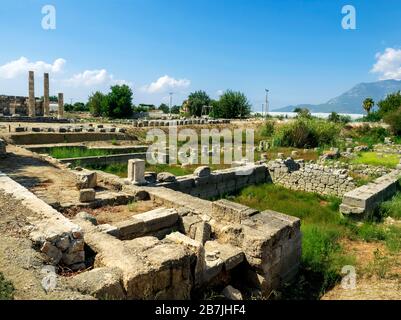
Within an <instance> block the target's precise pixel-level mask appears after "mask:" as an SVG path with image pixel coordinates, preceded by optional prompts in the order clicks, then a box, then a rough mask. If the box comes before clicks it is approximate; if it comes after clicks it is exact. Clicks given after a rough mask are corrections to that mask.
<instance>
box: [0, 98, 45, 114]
mask: <svg viewBox="0 0 401 320" xmlns="http://www.w3.org/2000/svg"><path fill="white" fill-rule="evenodd" d="M0 114H3V115H5V116H12V115H13V114H18V115H21V116H28V97H21V96H5V95H0ZM36 115H37V116H40V115H43V102H42V101H36Z"/></svg>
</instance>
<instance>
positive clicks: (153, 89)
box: [142, 75, 191, 93]
mask: <svg viewBox="0 0 401 320" xmlns="http://www.w3.org/2000/svg"><path fill="white" fill-rule="evenodd" d="M190 85H191V81H190V80H188V79H178V80H177V79H174V78H172V77H169V76H168V75H165V76H163V77H160V78H159V79H157V80H156V81H155V82H152V83H151V84H150V85H147V86H144V87H142V90H143V91H146V92H148V93H160V92H166V91H167V90H172V89H184V88H187V87H189V86H190Z"/></svg>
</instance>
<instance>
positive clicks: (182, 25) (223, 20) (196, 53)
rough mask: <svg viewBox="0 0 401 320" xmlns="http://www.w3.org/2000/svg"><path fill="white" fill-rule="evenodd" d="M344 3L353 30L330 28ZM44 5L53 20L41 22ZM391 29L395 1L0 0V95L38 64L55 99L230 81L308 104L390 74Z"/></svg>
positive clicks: (395, 63)
mask: <svg viewBox="0 0 401 320" xmlns="http://www.w3.org/2000/svg"><path fill="white" fill-rule="evenodd" d="M347 4H351V5H353V6H354V7H355V9H356V22H357V25H356V27H357V29H356V30H344V29H343V28H342V27H341V21H342V19H343V16H344V15H343V14H342V13H341V9H342V7H343V6H344V5H347ZM44 5H53V6H54V7H55V8H56V29H55V30H44V29H43V28H42V26H41V22H42V18H43V17H44V15H43V14H42V13H41V10H42V7H43V6H44ZM400 30H401V2H400V1H398V0H381V1H379V0H358V1H357V0H348V1H340V0H320V1H317V0H280V1H273V0H249V1H245V0H113V1H104V0H103V1H99V0H97V1H95V0H83V1H76V0H68V1H67V0H64V1H61V0H60V1H57V0H46V1H37V0H25V1H22V0H13V1H9V0H2V5H1V7H0V39H1V42H0V49H1V50H0V88H1V89H0V94H12V95H17V94H18V95H26V94H27V80H26V79H27V69H29V68H31V69H34V70H35V71H36V79H37V87H36V95H37V96H40V95H41V92H42V91H41V90H42V87H41V81H42V75H41V73H43V71H50V74H51V75H50V76H51V91H52V92H51V93H57V92H58V91H62V92H64V93H65V95H66V97H65V99H66V101H67V102H69V101H71V99H72V101H77V100H86V99H87V96H88V95H89V94H90V93H91V92H93V91H96V90H101V91H106V90H107V88H108V87H109V86H110V85H112V84H114V83H127V84H129V85H130V86H132V88H133V90H134V103H136V104H138V103H155V104H160V103H161V102H162V101H164V102H167V101H168V92H170V91H172V92H174V103H181V101H182V100H183V99H184V98H185V97H186V96H187V95H188V94H189V93H190V92H192V91H194V90H199V89H202V90H205V91H206V92H208V93H209V95H210V96H211V97H213V98H217V97H218V95H219V93H220V92H221V91H224V90H226V89H233V90H240V91H242V92H244V93H245V94H246V95H247V96H248V98H249V100H250V101H251V102H252V104H253V105H254V108H255V109H256V110H260V108H261V104H262V103H263V99H264V89H265V88H269V89H270V90H271V107H272V108H277V107H283V106H286V105H289V104H299V103H320V102H325V101H327V100H328V99H330V98H333V97H334V96H336V95H338V94H341V93H343V92H344V91H345V90H348V89H350V88H351V87H352V86H354V85H355V84H357V83H359V82H370V81H376V80H379V79H388V78H394V79H401V50H400V48H401V33H400ZM374 66H375V67H374ZM373 68H374V71H375V72H372V69H373Z"/></svg>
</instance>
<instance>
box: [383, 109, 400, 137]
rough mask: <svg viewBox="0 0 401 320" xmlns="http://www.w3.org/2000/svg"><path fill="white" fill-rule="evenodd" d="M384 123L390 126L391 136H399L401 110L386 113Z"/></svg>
mask: <svg viewBox="0 0 401 320" xmlns="http://www.w3.org/2000/svg"><path fill="white" fill-rule="evenodd" d="M384 121H385V122H386V123H388V124H389V125H390V127H391V131H392V132H393V134H395V135H397V136H401V108H399V109H398V110H396V111H394V112H390V113H388V114H387V115H386V116H385V117H384Z"/></svg>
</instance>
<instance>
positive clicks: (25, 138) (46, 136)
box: [4, 132, 132, 145]
mask: <svg viewBox="0 0 401 320" xmlns="http://www.w3.org/2000/svg"><path fill="white" fill-rule="evenodd" d="M4 139H5V140H6V141H8V142H9V143H13V144H17V145H23V144H49V143H68V142H71V143H74V142H83V141H105V140H132V139H131V138H129V137H128V136H126V135H125V134H122V133H100V132H99V133H98V132H93V133H89V132H88V133H87V132H77V133H50V132H49V133H46V132H40V133H13V134H6V135H4Z"/></svg>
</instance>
